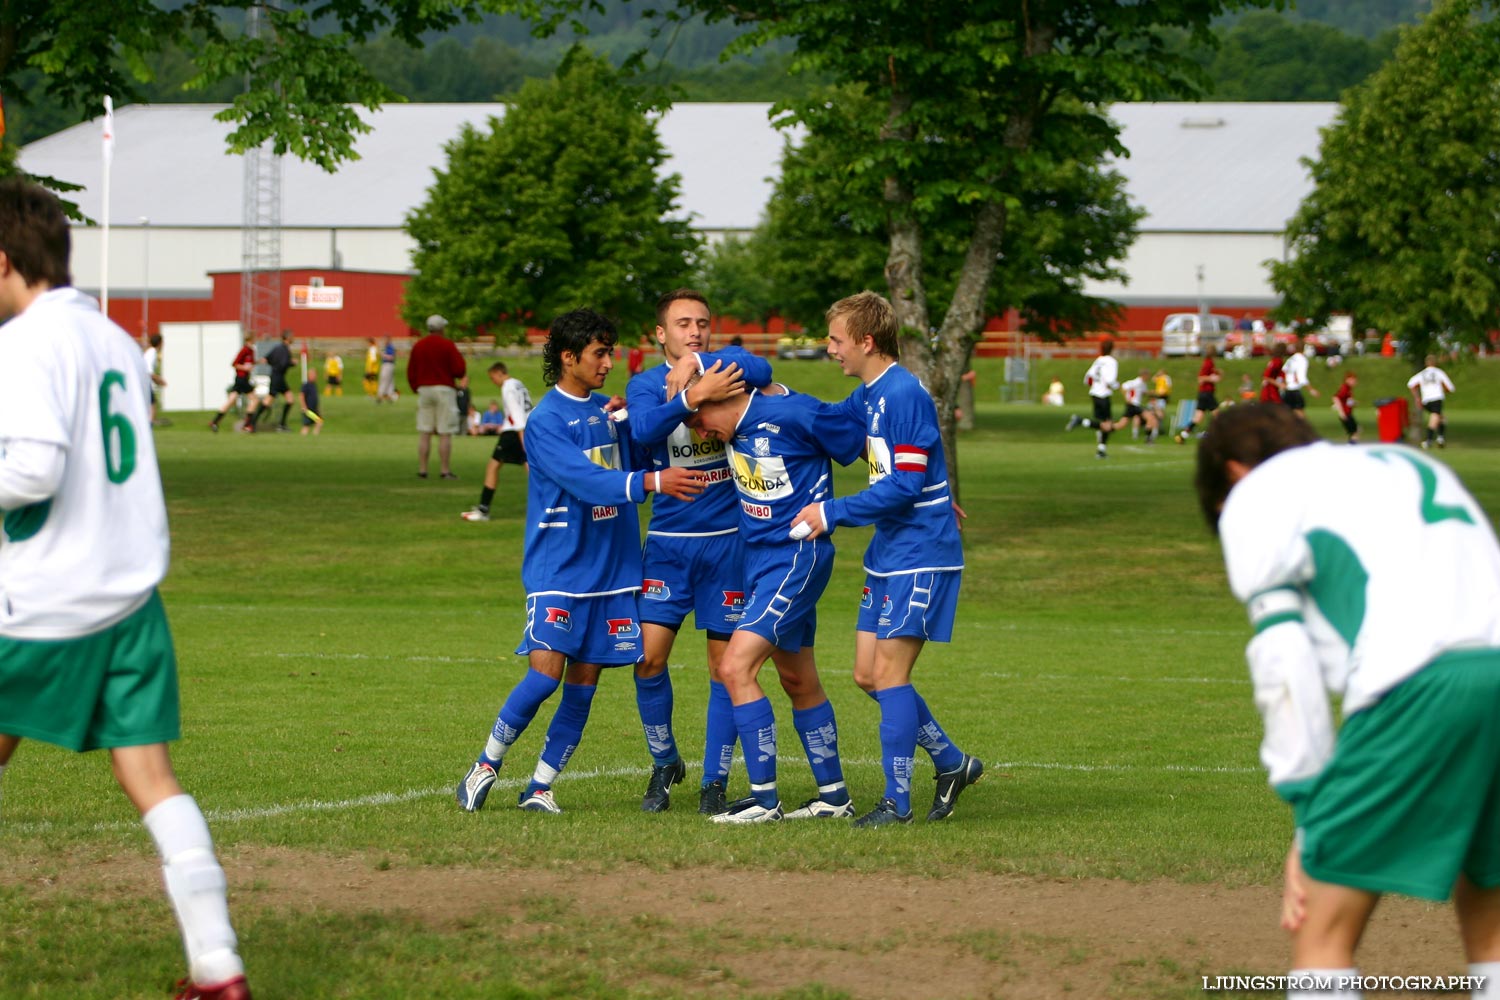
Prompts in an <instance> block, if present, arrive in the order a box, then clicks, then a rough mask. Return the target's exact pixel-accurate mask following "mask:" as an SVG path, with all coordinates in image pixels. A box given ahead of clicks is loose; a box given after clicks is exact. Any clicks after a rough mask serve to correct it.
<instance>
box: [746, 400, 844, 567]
mask: <svg viewBox="0 0 1500 1000" xmlns="http://www.w3.org/2000/svg"><path fill="white" fill-rule="evenodd" d="M824 405H825V404H822V403H820V402H819V401H818V400H816V399H814V398H813V397H811V396H799V395H795V394H793V395H786V396H762V395H761V394H760V393H757V392H753V393H751V396H750V403H749V405H748V406H747V407H746V408H745V413H744V415H743V416H741V417H740V421H739V423H738V424H737V425H736V426H735V430H734V440H733V441H732V442H730V448H729V468H730V472H731V474H732V475H733V476H734V485H735V488H736V489H738V490H739V493H740V537H741V538H742V539H743V540H744V542H745V544H746V545H784V544H787V543H788V542H789V537H788V532H789V531H790V530H791V527H792V522H793V521H794V520H796V518H797V514H798V512H799V511H801V510H802V508H803V507H805V506H807V505H808V504H810V503H817V502H818V501H820V500H830V499H832V498H833V466H832V465H831V464H830V463H829V458H834V459H837V460H838V461H839V463H840V464H843V465H848V464H849V463H850V462H852V461H854V460H855V459H856V458H858V457H859V455H860V452H861V450H863V448H864V444H865V442H864V437H863V431H862V428H860V427H859V426H858V425H857V424H855V423H854V422H853V421H849V420H836V421H829V420H827V419H826V418H825V417H824V415H823V407H824ZM820 420H821V421H822V422H821V423H820ZM793 544H795V543H793Z"/></svg>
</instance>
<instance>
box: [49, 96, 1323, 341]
mask: <svg viewBox="0 0 1500 1000" xmlns="http://www.w3.org/2000/svg"><path fill="white" fill-rule="evenodd" d="M1337 107H1338V106H1337V105H1335V104H1228V103H1219V104H1123V105H1117V106H1116V107H1115V108H1114V109H1113V110H1112V114H1113V116H1114V118H1115V119H1116V120H1117V121H1118V122H1119V123H1120V124H1121V125H1122V127H1123V141H1124V144H1125V145H1126V147H1127V148H1128V149H1129V150H1130V156H1129V157H1128V158H1126V159H1123V160H1120V161H1119V162H1118V164H1117V167H1118V169H1119V170H1120V171H1121V172H1122V173H1123V174H1124V175H1125V176H1126V178H1127V179H1128V190H1129V192H1130V196H1131V198H1132V199H1133V200H1134V201H1135V202H1136V203H1137V204H1139V205H1140V206H1141V207H1142V208H1144V209H1145V211H1146V213H1147V215H1146V217H1145V219H1144V220H1143V221H1142V223H1141V235H1140V238H1139V239H1138V240H1137V242H1136V244H1135V245H1134V247H1133V248H1132V250H1131V253H1130V256H1129V259H1128V261H1127V263H1126V270H1127V272H1128V273H1129V275H1130V279H1129V281H1128V282H1127V283H1125V284H1123V285H1111V286H1095V287H1091V288H1090V289H1089V291H1091V292H1095V293H1098V294H1104V295H1107V296H1109V297H1111V298H1115V299H1118V300H1120V301H1122V302H1124V303H1125V304H1126V305H1127V306H1129V307H1131V311H1130V314H1129V317H1128V319H1127V326H1130V325H1132V324H1133V325H1136V326H1138V327H1140V328H1148V327H1149V328H1155V327H1157V326H1159V315H1160V314H1164V313H1166V312H1173V311H1183V310H1187V311H1191V310H1193V309H1196V308H1197V302H1198V297H1199V295H1200V293H1201V294H1202V295H1203V297H1204V298H1205V300H1206V302H1207V304H1208V306H1209V307H1210V308H1212V309H1214V310H1217V311H1225V310H1231V311H1233V310H1244V309H1252V310H1256V311H1261V310H1264V309H1265V308H1267V307H1269V306H1271V305H1273V304H1274V303H1275V296H1274V293H1273V292H1272V290H1271V288H1270V286H1269V284H1268V280H1267V272H1266V269H1265V268H1264V266H1262V262H1263V261H1264V260H1266V259H1267V258H1280V257H1281V256H1282V255H1283V253H1284V241H1283V237H1282V233H1283V230H1284V228H1285V224H1286V222H1287V220H1288V218H1289V217H1290V216H1291V215H1292V213H1293V212H1294V211H1295V210H1296V208H1297V205H1298V204H1299V202H1300V201H1301V200H1302V198H1303V197H1304V196H1305V195H1306V193H1307V192H1308V191H1309V190H1310V188H1311V181H1310V179H1309V177H1308V173H1307V170H1306V168H1305V167H1303V166H1302V164H1301V160H1302V158H1303V157H1314V156H1316V155H1317V151H1318V144H1319V129H1320V128H1322V127H1324V126H1326V125H1328V124H1330V123H1331V122H1332V121H1333V118H1334V115H1335V113H1336V111H1337ZM222 109H223V106H222V105H202V104H195V105H182V104H179V105H156V106H147V105H130V106H127V107H124V108H121V109H119V110H118V111H116V112H115V145H114V159H113V170H112V174H111V193H110V229H111V235H110V253H109V268H110V275H109V283H110V286H111V287H110V296H111V302H110V308H111V314H112V315H114V316H115V318H116V319H117V320H118V321H120V322H121V323H122V325H124V326H125V327H126V328H127V329H130V330H132V331H136V332H138V331H139V329H140V324H139V322H138V318H139V307H138V305H133V304H132V303H134V302H135V301H136V300H138V299H140V298H142V297H144V296H149V299H150V302H151V319H152V320H153V321H156V320H158V318H160V319H171V318H176V317H175V316H174V315H173V313H172V306H171V303H179V304H181V307H182V308H183V309H186V310H187V312H192V311H193V308H192V307H190V306H189V305H188V304H189V303H194V302H196V303H199V306H198V311H199V315H198V316H197V317H194V318H219V319H224V318H229V319H232V318H237V317H234V316H215V317H209V316H208V315H207V314H206V312H205V310H207V308H208V303H209V302H210V301H211V296H212V292H213V278H212V277H211V274H212V273H215V272H220V273H223V272H234V271H238V270H239V268H240V261H241V252H242V243H241V223H242V212H243V201H244V199H243V195H242V187H243V164H242V160H241V158H240V157H238V156H233V155H230V154H229V153H228V152H226V148H225V137H226V136H227V134H228V132H229V130H230V126H229V125H228V124H226V123H222V122H218V121H215V120H214V115H215V114H216V113H217V112H219V111H220V110H222ZM504 110H505V108H504V105H502V104H390V105H387V106H385V107H384V108H382V109H381V110H379V111H377V112H373V113H371V112H362V117H363V118H364V119H365V120H366V121H367V122H368V123H369V124H370V125H371V127H372V131H371V132H369V133H368V134H365V135H362V136H359V137H357V141H356V145H355V148H356V150H357V152H358V153H359V156H360V159H358V160H354V161H352V162H349V163H346V164H344V165H343V166H342V167H341V168H340V169H339V171H338V173H336V174H329V173H326V172H324V171H323V170H321V169H319V168H318V167H316V166H313V165H310V164H307V163H303V162H302V161H300V160H297V159H295V158H293V157H286V158H285V159H284V160H283V177H282V209H281V226H282V242H281V254H280V255H281V261H282V265H283V267H284V268H287V269H297V270H299V271H302V272H308V273H310V272H312V271H317V270H330V271H332V270H339V269H346V270H351V271H366V272H386V273H391V274H393V275H400V274H405V273H409V271H410V267H411V260H410V254H411V249H412V244H411V241H410V240H409V239H408V238H407V236H406V234H405V233H404V232H403V230H402V224H403V220H404V219H405V217H406V214H407V213H408V212H409V211H410V210H411V209H412V208H414V207H415V206H417V205H418V204H420V203H421V202H422V201H423V200H424V199H425V197H426V191H427V188H428V187H429V186H430V185H431V183H432V181H433V171H434V170H436V169H442V168H444V167H445V166H446V162H447V156H446V152H445V150H444V145H445V143H447V142H449V141H451V140H452V139H454V138H455V137H456V136H457V135H458V133H459V131H460V129H461V128H462V126H463V125H464V124H465V123H468V124H472V125H474V126H476V127H479V128H485V127H487V123H488V121H489V119H490V118H491V117H494V116H502V115H503V114H504ZM768 110H769V105H767V104H688V103H685V104H678V105H676V106H675V107H673V108H672V109H671V110H670V111H668V112H667V113H666V114H665V115H663V116H662V118H661V120H660V122H659V132H660V135H661V138H662V142H663V144H664V145H665V146H666V148H667V150H668V152H669V154H670V158H669V159H668V161H667V162H666V164H665V167H664V169H665V170H666V171H668V172H672V173H677V174H680V175H681V178H682V182H681V188H680V191H681V195H680V199H679V207H680V210H681V213H682V215H683V216H685V217H687V218H688V219H689V220H690V221H691V224H692V225H693V226H694V227H695V228H696V229H698V230H699V231H700V232H702V233H703V234H704V235H705V236H706V237H707V238H708V239H709V240H716V239H718V238H721V237H722V236H723V235H724V234H726V233H743V232H748V231H749V230H751V229H753V228H754V226H755V225H756V223H757V222H758V221H759V219H760V216H761V212H762V210H763V208H764V206H765V204H766V202H767V200H768V199H769V197H770V195H771V192H772V188H773V185H774V178H775V177H776V175H777V174H778V173H779V170H780V160H781V154H782V150H783V149H784V146H785V143H786V142H787V141H788V140H787V137H786V136H785V135H784V134H783V133H781V132H778V131H777V130H776V129H774V128H772V127H771V124H770V122H769V120H768V118H767V111H768ZM100 151H101V147H100V129H99V123H98V122H97V121H96V122H93V123H86V124H83V125H78V126H74V127H73V128H70V129H67V130H65V131H63V132H59V133H58V134H56V135H53V136H49V137H47V138H45V139H41V140H38V141H36V142H33V143H31V144H29V145H27V146H26V147H24V148H23V149H22V151H21V156H20V162H21V165H22V167H23V168H24V169H26V170H28V171H30V172H31V173H35V174H44V175H50V176H53V177H57V178H59V179H62V180H66V181H71V182H72V183H75V184H80V185H83V187H84V190H82V191H79V192H75V193H73V194H71V195H69V197H70V198H72V199H73V200H74V201H76V202H78V204H79V206H80V207H81V208H82V210H83V211H84V213H85V214H87V215H88V216H89V217H90V218H91V219H94V220H96V221H102V218H101V217H102V213H103V199H102V163H101V156H100ZM101 249H102V229H101V228H99V227H97V226H77V227H75V229H74V254H73V277H74V282H75V284H77V285H78V287H80V288H82V289H84V290H85V291H89V292H91V293H94V294H97V292H98V289H99V284H100V279H99V275H100V264H101ZM1200 268H1201V269H1202V282H1201V287H1200V284H1199V269H1200ZM878 280H879V276H878V275H876V276H873V278H872V281H878ZM221 311H222V309H221Z"/></svg>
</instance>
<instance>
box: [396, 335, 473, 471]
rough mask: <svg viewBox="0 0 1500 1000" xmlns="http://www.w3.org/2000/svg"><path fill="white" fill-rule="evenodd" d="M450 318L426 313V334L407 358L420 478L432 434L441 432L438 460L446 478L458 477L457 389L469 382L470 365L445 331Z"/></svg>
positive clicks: (424, 467)
mask: <svg viewBox="0 0 1500 1000" xmlns="http://www.w3.org/2000/svg"><path fill="white" fill-rule="evenodd" d="M447 329H448V321H447V320H446V319H444V318H443V317H441V316H428V317H427V336H425V337H423V338H422V339H421V340H419V341H417V342H416V343H415V344H413V345H412V349H411V357H410V358H408V359H407V362H406V381H407V384H408V385H410V386H411V391H412V392H414V393H416V394H417V478H418V479H426V478H427V457H428V454H429V453H430V452H431V450H432V435H433V434H436V435H437V436H438V462H439V464H440V465H441V467H442V475H443V478H444V479H457V478H458V476H456V475H454V474H453V469H452V466H451V462H452V458H453V435H455V434H457V433H458V431H459V428H460V427H461V426H462V422H461V420H460V417H459V413H458V389H459V388H466V387H467V386H468V384H469V377H468V367H467V366H466V365H465V364H464V356H463V355H462V354H460V353H458V347H457V345H455V344H454V343H453V341H451V340H449V339H448V335H447V333H446V332H445V331H446V330H447Z"/></svg>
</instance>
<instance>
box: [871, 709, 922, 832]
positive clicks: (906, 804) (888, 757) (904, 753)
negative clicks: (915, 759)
mask: <svg viewBox="0 0 1500 1000" xmlns="http://www.w3.org/2000/svg"><path fill="white" fill-rule="evenodd" d="M875 700H876V701H877V702H879V703H880V758H881V763H882V765H883V766H884V768H885V797H886V798H888V799H890V800H891V801H893V802H895V803H896V812H898V813H900V814H901V815H902V816H906V815H909V814H910V813H911V768H912V755H913V754H915V753H916V752H917V701H918V698H917V692H916V689H915V688H913V687H912V686H911V685H910V684H903V685H901V686H900V687H893V688H886V689H885V690H884V691H876V692H875Z"/></svg>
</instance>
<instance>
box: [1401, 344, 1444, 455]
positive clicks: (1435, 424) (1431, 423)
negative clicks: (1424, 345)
mask: <svg viewBox="0 0 1500 1000" xmlns="http://www.w3.org/2000/svg"><path fill="white" fill-rule="evenodd" d="M1406 387H1407V388H1408V389H1410V390H1411V397H1412V399H1413V400H1415V401H1416V402H1417V404H1418V405H1420V406H1421V407H1422V409H1424V410H1426V411H1427V437H1426V438H1425V439H1424V440H1423V441H1422V449H1423V450H1424V451H1425V450H1427V449H1428V448H1431V447H1432V442H1433V441H1434V440H1436V441H1437V446H1438V447H1439V448H1443V447H1446V446H1447V444H1448V438H1447V433H1448V421H1446V420H1444V419H1443V400H1444V399H1445V398H1446V397H1447V395H1448V394H1449V393H1450V392H1452V391H1453V382H1452V380H1451V379H1449V378H1448V374H1447V372H1445V371H1443V370H1442V369H1441V368H1439V367H1438V366H1437V358H1435V357H1433V356H1432V355H1431V354H1429V355H1427V367H1425V368H1423V369H1422V370H1421V371H1419V372H1417V373H1416V374H1415V375H1413V376H1412V377H1411V378H1410V379H1408V380H1407V382H1406Z"/></svg>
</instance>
